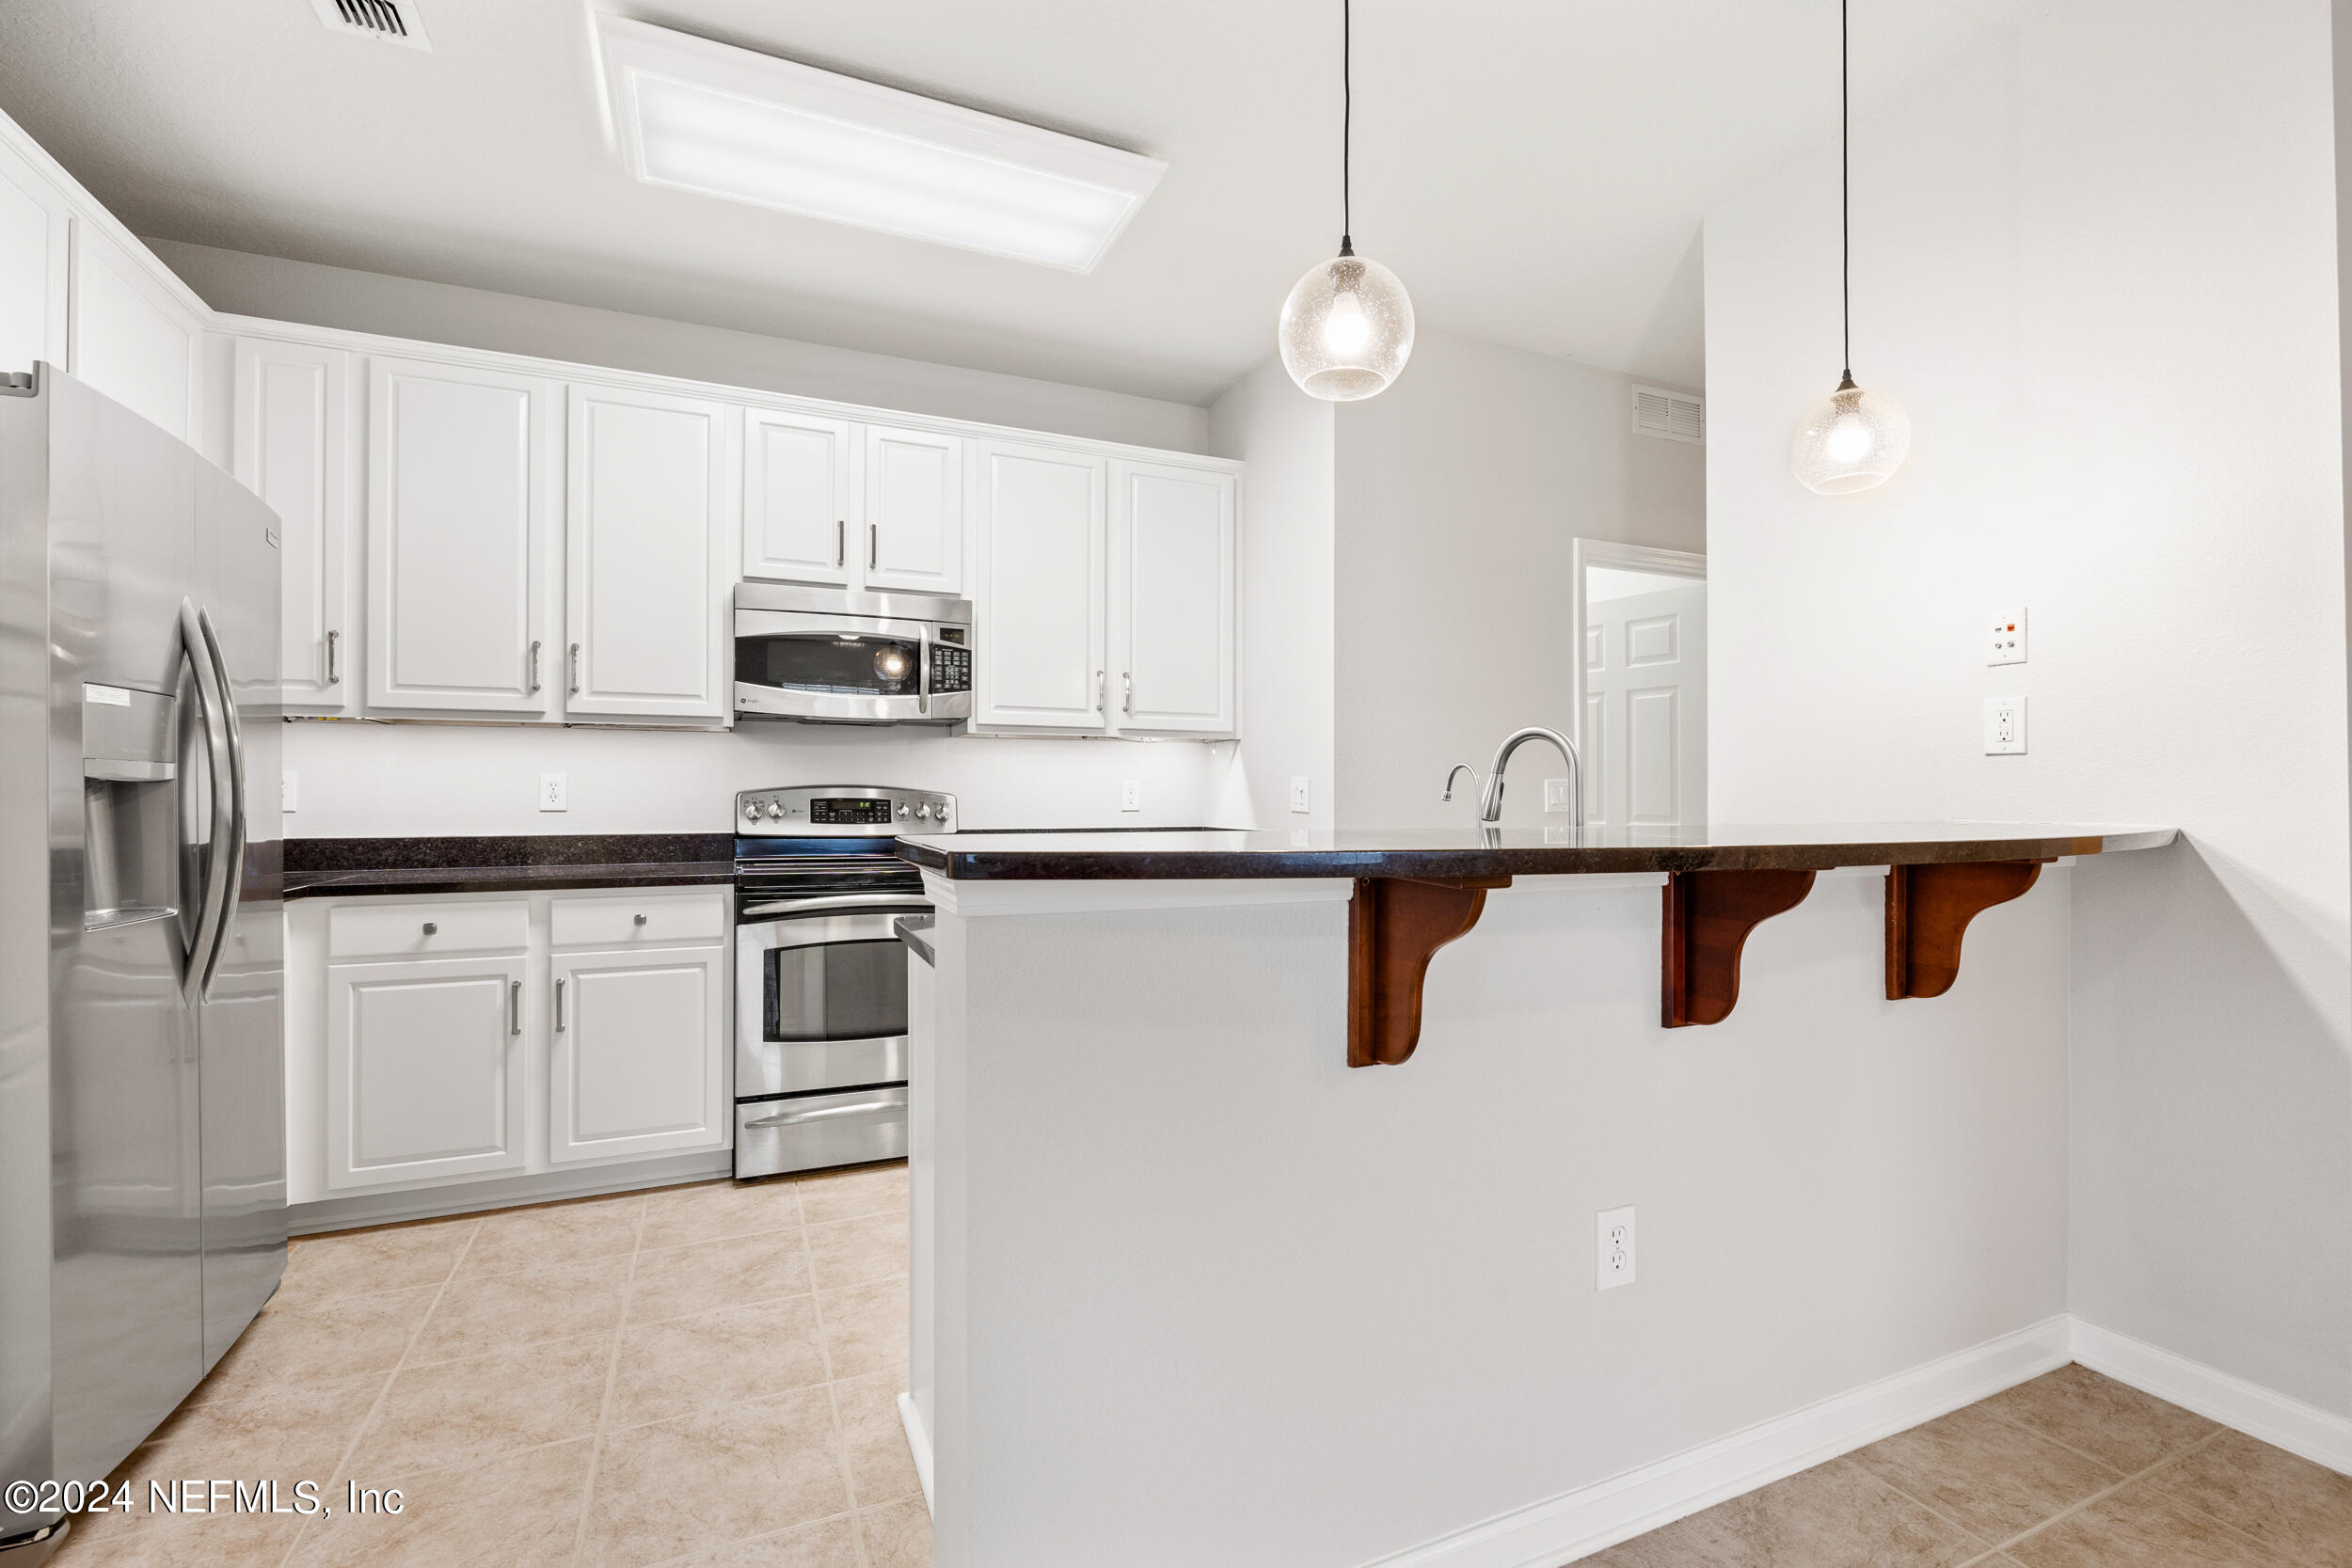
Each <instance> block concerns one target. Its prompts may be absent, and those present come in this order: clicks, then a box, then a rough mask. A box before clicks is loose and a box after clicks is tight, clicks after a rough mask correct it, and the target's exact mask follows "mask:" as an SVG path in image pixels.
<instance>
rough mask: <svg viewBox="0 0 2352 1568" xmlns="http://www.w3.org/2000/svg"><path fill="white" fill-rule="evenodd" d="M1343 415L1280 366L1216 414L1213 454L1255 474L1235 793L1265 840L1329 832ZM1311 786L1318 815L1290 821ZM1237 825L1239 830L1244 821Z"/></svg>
mask: <svg viewBox="0 0 2352 1568" xmlns="http://www.w3.org/2000/svg"><path fill="white" fill-rule="evenodd" d="M1335 412H1336V410H1335V409H1334V406H1333V405H1332V404H1327V403H1325V402H1323V401H1322V400H1321V399H1319V398H1311V397H1309V396H1308V395H1307V394H1306V393H1304V392H1302V391H1300V390H1299V389H1298V388H1297V387H1296V386H1295V385H1294V384H1293V383H1292V381H1291V378H1290V376H1289V375H1288V374H1287V373H1285V372H1284V371H1283V369H1282V363H1281V361H1280V360H1279V359H1269V360H1267V361H1266V362H1265V363H1264V364H1263V365H1261V366H1259V367H1258V368H1257V369H1256V370H1255V371H1253V372H1250V373H1249V374H1248V375H1246V376H1244V377H1243V378H1242V379H1241V380H1240V381H1239V382H1237V383H1235V384H1234V385H1233V386H1232V388H1230V389H1228V390H1227V392H1226V393H1225V395H1224V396H1223V397H1221V398H1219V399H1217V401H1216V403H1215V404H1213V405H1212V406H1211V407H1210V409H1209V450H1210V451H1213V452H1215V453H1216V455H1217V456H1219V457H1237V458H1241V459H1242V460H1244V461H1246V462H1247V463H1248V465H1249V471H1248V474H1247V475H1246V476H1245V477H1244V479H1243V481H1242V484H1243V495H1242V509H1243V514H1244V515H1245V516H1246V517H1247V519H1248V523H1247V526H1246V527H1245V528H1244V529H1243V531H1242V563H1241V579H1242V581H1241V601H1242V639H1241V646H1242V669H1241V681H1242V691H1241V713H1242V739H1241V752H1240V756H1239V758H1238V760H1237V762H1236V765H1235V767H1236V773H1237V777H1236V780H1235V781H1234V782H1235V784H1237V785H1241V786H1243V787H1244V789H1245V790H1246V795H1247V800H1248V810H1249V816H1250V818H1251V819H1252V820H1253V821H1254V823H1255V824H1256V825H1257V826H1261V827H1265V828H1284V827H1289V828H1309V827H1312V828H1327V827H1329V826H1330V825H1331V823H1332V820H1333V814H1332V796H1333V793H1334V791H1333V774H1332V717H1331V676H1332V642H1331V621H1332V611H1333V608H1334V607H1333V601H1332V580H1331V578H1332V564H1333V562H1332V521H1333V519H1332V486H1333V484H1334V482H1335V475H1334V472H1333V460H1334V448H1333V444H1332V442H1333V430H1334V426H1335V420H1334V419H1333V415H1334V413H1335ZM1293 778H1304V779H1306V780H1307V781H1308V797H1307V798H1308V804H1309V810H1308V812H1307V814H1306V815H1305V816H1297V815H1295V814H1294V813H1293V812H1292V811H1291V809H1290V781H1291V780H1292V779H1293ZM1232 819H1233V820H1236V821H1238V820H1239V817H1238V816H1235V817H1234V818H1232Z"/></svg>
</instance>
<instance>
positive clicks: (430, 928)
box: [424, 920, 440, 936]
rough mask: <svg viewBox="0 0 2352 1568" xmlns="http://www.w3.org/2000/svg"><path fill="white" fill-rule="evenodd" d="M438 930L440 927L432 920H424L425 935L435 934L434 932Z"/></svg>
mask: <svg viewBox="0 0 2352 1568" xmlns="http://www.w3.org/2000/svg"><path fill="white" fill-rule="evenodd" d="M439 930H440V927H438V926H437V925H436V924H434V923H433V922H432V921H430V920H428V921H426V922H425V923H424V934H425V935H426V936H432V935H435V934H436V933H437V932H438V931H439Z"/></svg>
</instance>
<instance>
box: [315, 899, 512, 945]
mask: <svg viewBox="0 0 2352 1568" xmlns="http://www.w3.org/2000/svg"><path fill="white" fill-rule="evenodd" d="M530 944H531V910H530V906H529V905H528V904H525V903H524V902H523V901H522V900H520V899H516V900H514V901H513V902H511V903H506V902H502V903H495V904H437V903H433V902H430V901H428V900H425V899H414V900H403V901H402V902H400V903H397V904H359V905H353V906H350V907H348V908H344V909H339V910H330V911H327V915H326V954H327V957H328V958H429V957H431V956H433V955H435V954H438V953H497V952H519V951H520V950H522V949H523V948H525V947H528V946H529V945H530Z"/></svg>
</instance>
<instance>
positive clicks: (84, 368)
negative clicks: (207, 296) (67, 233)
mask: <svg viewBox="0 0 2352 1568" xmlns="http://www.w3.org/2000/svg"><path fill="white" fill-rule="evenodd" d="M72 317H73V325H72V341H73V366H72V369H73V373H74V374H75V375H77V376H79V377H80V378H81V379H82V380H84V381H87V382H88V383H89V384H90V385H91V386H92V387H95V388H98V390H100V391H102V392H103V393H105V394H106V395H107V396H108V397H110V398H112V399H114V400H115V401H116V402H117V403H119V404H124V405H125V406H127V407H128V408H129V409H130V410H131V411H132V412H133V413H135V414H138V415H141V416H143V417H144V418H146V419H148V420H152V421H153V422H154V423H156V424H159V425H161V426H163V428H164V429H166V430H167V431H169V432H171V434H173V435H174V436H178V437H180V439H182V440H183V441H186V442H189V443H191V444H196V443H199V441H200V440H201V437H202V436H203V430H202V428H201V426H200V424H199V416H200V414H201V395H202V389H203V374H204V323H203V320H202V318H201V317H200V316H199V314H198V312H197V311H196V310H195V309H191V308H190V306H189V304H188V302H187V300H186V299H183V297H182V296H181V295H180V294H179V293H174V292H173V289H172V288H171V287H169V286H167V285H166V284H165V283H164V282H163V280H162V279H161V278H159V277H156V275H155V274H154V273H153V272H152V271H151V269H150V267H149V265H148V263H147V262H146V261H144V260H142V259H141V258H139V257H135V256H134V255H132V254H131V252H130V251H129V250H127V249H125V248H124V247H123V246H122V245H119V243H117V242H116V240H115V239H114V237H113V236H112V235H110V234H108V233H106V232H105V231H104V230H102V229H100V228H99V227H98V226H97V225H96V224H94V223H89V222H86V221H78V220H77V221H76V223H75V225H74V237H73V291H72Z"/></svg>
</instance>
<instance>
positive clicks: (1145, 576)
mask: <svg viewBox="0 0 2352 1568" xmlns="http://www.w3.org/2000/svg"><path fill="white" fill-rule="evenodd" d="M1233 499H1234V480H1233V475H1232V474H1231V473H1229V472H1221V471H1217V470H1213V469H1200V468H1184V467H1170V466H1168V465H1165V464H1157V463H1134V462H1125V461H1120V462H1114V463H1113V464H1112V465H1111V563H1110V569H1111V585H1112V586H1111V646H1112V647H1113V648H1114V649H1115V650H1116V651H1117V654H1118V657H1117V659H1116V661H1115V662H1116V663H1117V665H1118V669H1117V671H1116V672H1115V674H1114V678H1115V679H1116V681H1117V683H1118V684H1117V685H1116V686H1115V687H1114V688H1113V690H1112V696H1113V698H1114V700H1115V703H1116V708H1117V711H1116V712H1114V713H1113V714H1112V716H1111V722H1112V724H1113V726H1114V727H1116V728H1118V729H1120V730H1122V731H1136V732H1146V733H1150V734H1154V735H1194V736H1227V735H1232V733H1233V730H1234V723H1233V720H1234V712H1233V688H1234V680H1233V655H1234V645H1233V644H1234V574H1235V562H1234V543H1235V540H1234V516H1233V513H1234V506H1233Z"/></svg>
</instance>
